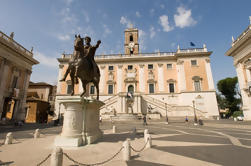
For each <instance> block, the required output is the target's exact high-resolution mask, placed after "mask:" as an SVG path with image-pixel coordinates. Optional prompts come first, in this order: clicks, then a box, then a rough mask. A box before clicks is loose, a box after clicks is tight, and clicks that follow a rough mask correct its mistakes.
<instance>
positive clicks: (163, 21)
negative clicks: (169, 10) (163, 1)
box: [159, 15, 173, 32]
mask: <svg viewBox="0 0 251 166" xmlns="http://www.w3.org/2000/svg"><path fill="white" fill-rule="evenodd" d="M159 21H160V25H161V26H162V28H163V31H164V32H169V31H171V30H173V27H171V26H170V25H169V21H168V16H167V15H162V16H160V17H159Z"/></svg>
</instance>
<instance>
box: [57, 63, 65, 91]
mask: <svg viewBox="0 0 251 166" xmlns="http://www.w3.org/2000/svg"><path fill="white" fill-rule="evenodd" d="M63 68H64V65H62V64H60V65H59V70H58V83H57V94H61V85H62V82H60V81H59V80H61V79H62V75H63V74H64V73H63Z"/></svg>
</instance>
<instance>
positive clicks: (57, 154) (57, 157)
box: [50, 147, 63, 166]
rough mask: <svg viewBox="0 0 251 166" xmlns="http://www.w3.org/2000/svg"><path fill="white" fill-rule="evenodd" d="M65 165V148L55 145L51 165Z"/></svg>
mask: <svg viewBox="0 0 251 166" xmlns="http://www.w3.org/2000/svg"><path fill="white" fill-rule="evenodd" d="M62 165H63V149H62V148H60V147H55V148H54V149H53V151H52V153H51V163H50V166H62Z"/></svg>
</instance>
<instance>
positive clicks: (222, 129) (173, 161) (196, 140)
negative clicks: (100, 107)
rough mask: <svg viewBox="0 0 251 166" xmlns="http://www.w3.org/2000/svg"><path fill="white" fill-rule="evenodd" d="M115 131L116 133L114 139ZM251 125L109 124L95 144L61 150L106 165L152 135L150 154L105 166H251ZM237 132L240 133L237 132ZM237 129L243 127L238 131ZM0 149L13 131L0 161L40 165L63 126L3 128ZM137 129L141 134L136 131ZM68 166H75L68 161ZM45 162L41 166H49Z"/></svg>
mask: <svg viewBox="0 0 251 166" xmlns="http://www.w3.org/2000/svg"><path fill="white" fill-rule="evenodd" d="M113 125H116V126H117V130H118V133H116V134H113V133H112V126H113ZM249 125H251V123H250V122H245V123H241V122H238V124H237V123H234V122H233V121H208V122H207V121H206V122H205V125H204V126H194V125H193V123H192V122H190V123H184V122H171V123H169V124H168V125H167V124H165V122H163V121H162V122H158V121H148V125H147V126H143V125H142V122H141V121H136V122H114V124H111V122H108V121H104V122H103V123H102V124H101V125H100V128H101V129H102V130H103V131H104V137H103V138H102V139H101V140H100V141H99V142H98V143H96V144H92V145H88V146H82V147H78V148H63V150H64V152H65V153H67V154H68V155H69V156H71V157H72V158H73V159H74V160H76V161H79V162H81V163H89V164H91V163H97V162H102V161H104V160H106V159H108V158H110V157H111V156H113V155H114V154H115V153H116V152H117V151H118V150H119V149H120V148H121V147H122V144H123V141H125V140H126V139H127V138H130V142H131V146H132V147H133V148H135V149H140V148H142V147H143V146H144V139H143V135H144V134H143V132H144V129H146V128H147V129H149V131H150V134H151V136H152V145H153V146H152V148H151V149H144V150H143V151H142V152H140V153H136V152H133V151H132V159H131V160H130V161H129V162H124V161H123V160H122V152H120V153H119V154H118V155H117V156H116V157H115V158H114V159H112V160H111V161H109V162H107V163H105V164H104V165H107V166H108V165H114V166H118V165H119V166H120V165H121V166H123V165H129V166H168V165H182V166H183V165H193V166H195V165H203V166H204V165H227V166H236V165H243V166H245V165H251V158H250V153H251V130H250V128H249ZM236 126H237V127H236ZM238 126H239V127H238ZM0 127H1V128H0V143H2V142H3V141H4V137H5V135H6V134H7V132H9V131H12V132H13V135H14V138H15V140H14V144H12V145H2V146H0V160H1V161H2V162H12V161H13V162H14V163H12V164H10V165H18V166H19V165H21V166H27V165H31V166H32V165H37V164H38V163H39V162H40V161H42V160H43V159H44V158H45V157H46V156H48V154H50V153H51V151H52V149H53V148H54V146H53V141H54V138H55V136H56V135H58V134H59V133H60V132H61V128H62V127H61V126H56V127H54V126H48V125H27V126H22V127H20V128H16V127H12V126H9V127H8V126H5V127H2V126H0ZM134 127H136V128H137V134H136V135H133V134H132V129H133V128H134ZM36 128H40V129H41V132H42V133H43V134H42V135H41V138H39V139H33V132H34V130H35V129H36ZM63 162H64V165H65V166H70V165H71V166H73V165H74V163H73V162H71V161H70V160H68V159H67V158H66V157H64V161H63ZM49 163H50V160H47V161H46V162H45V163H44V164H43V165H50V164H49Z"/></svg>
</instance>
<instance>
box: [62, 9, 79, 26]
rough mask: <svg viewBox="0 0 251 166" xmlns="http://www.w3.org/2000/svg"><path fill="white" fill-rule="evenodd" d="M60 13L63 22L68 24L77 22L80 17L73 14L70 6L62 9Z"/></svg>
mask: <svg viewBox="0 0 251 166" xmlns="http://www.w3.org/2000/svg"><path fill="white" fill-rule="evenodd" d="M60 15H61V16H62V22H63V23H66V24H72V23H76V22H77V21H78V19H77V18H76V16H75V15H74V14H72V12H71V10H70V8H64V9H62V10H61V12H60Z"/></svg>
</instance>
